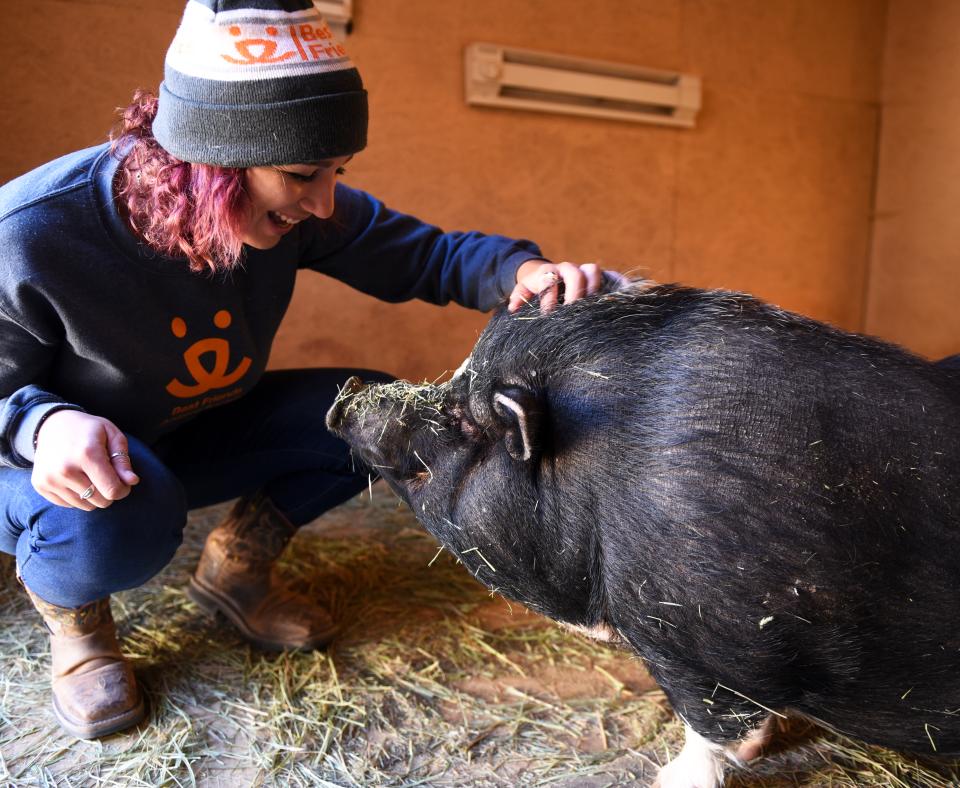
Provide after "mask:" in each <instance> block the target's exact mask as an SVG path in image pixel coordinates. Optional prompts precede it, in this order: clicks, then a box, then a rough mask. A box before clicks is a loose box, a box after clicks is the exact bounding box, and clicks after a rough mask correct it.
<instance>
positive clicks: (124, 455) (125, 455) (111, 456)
mask: <svg viewBox="0 0 960 788" xmlns="http://www.w3.org/2000/svg"><path fill="white" fill-rule="evenodd" d="M117 457H123V458H125V459H127V460H129V459H130V455H129V454H127V453H126V452H125V451H115V452H114V453H113V454H111V455H110V459H111V460H113V459H115V458H117Z"/></svg>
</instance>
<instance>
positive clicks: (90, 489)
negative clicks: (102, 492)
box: [80, 484, 97, 501]
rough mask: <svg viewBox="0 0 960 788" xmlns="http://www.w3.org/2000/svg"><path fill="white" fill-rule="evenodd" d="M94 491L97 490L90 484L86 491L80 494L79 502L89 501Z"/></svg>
mask: <svg viewBox="0 0 960 788" xmlns="http://www.w3.org/2000/svg"><path fill="white" fill-rule="evenodd" d="M96 491H97V488H96V487H95V486H94V485H92V484H91V485H90V486H89V487H87V489H86V490H84V491H83V492H82V493H80V500H81V501H88V500H90V499H91V498H93V494H94V493H95V492H96Z"/></svg>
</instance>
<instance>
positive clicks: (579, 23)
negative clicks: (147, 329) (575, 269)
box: [0, 0, 886, 378]
mask: <svg viewBox="0 0 960 788" xmlns="http://www.w3.org/2000/svg"><path fill="white" fill-rule="evenodd" d="M355 8H356V18H355V32H354V33H353V34H352V35H351V36H350V38H349V39H348V43H347V46H348V49H349V51H350V52H351V55H352V56H353V58H354V60H355V61H356V63H357V65H358V66H359V67H360V70H361V73H362V74H363V77H364V81H365V83H366V85H367V86H368V89H369V91H370V102H371V127H370V145H369V147H368V149H367V150H366V151H364V152H363V153H362V154H361V155H360V156H358V157H357V159H356V160H355V161H354V162H352V163H351V164H350V166H349V167H348V170H349V172H348V175H347V181H348V182H349V183H351V184H353V185H356V186H358V187H360V188H364V189H368V190H370V191H371V192H373V193H375V194H377V195H378V196H379V197H381V198H382V199H384V200H385V201H386V202H387V203H388V204H390V205H391V206H394V207H396V208H398V209H401V210H405V211H408V212H411V213H414V214H417V215H419V216H421V217H422V218H424V219H426V220H428V221H432V222H434V223H437V224H439V225H441V226H443V227H445V228H448V229H478V230H482V231H485V232H499V233H504V234H508V235H514V236H519V237H526V238H531V239H533V240H535V241H537V242H538V243H540V244H541V245H542V247H543V248H544V251H545V252H546V253H547V254H549V255H550V256H553V257H555V258H558V259H573V260H578V261H587V260H598V261H600V262H602V263H604V264H605V265H609V266H612V267H616V268H618V269H620V270H630V271H634V272H637V273H642V274H645V275H648V276H652V277H653V278H656V279H660V280H668V279H669V280H675V279H679V280H685V281H690V282H692V283H698V284H711V285H718V286H723V287H728V288H732V289H746V290H753V291H755V292H757V293H758V294H760V295H764V296H766V297H768V298H772V299H774V300H777V301H779V302H781V303H783V304H784V305H786V306H790V307H792V308H795V309H799V310H801V311H805V312H808V313H810V314H813V315H814V316H816V317H821V318H824V319H829V320H832V321H834V322H838V323H840V324H842V325H845V326H848V327H858V326H857V322H858V320H859V319H860V310H861V305H862V301H863V290H864V287H865V285H866V268H865V265H866V243H865V238H866V234H867V232H868V229H867V228H868V226H869V220H870V215H869V200H868V199H865V197H864V194H865V190H868V189H869V185H868V184H869V175H868V173H866V171H867V170H869V164H868V162H869V159H870V156H871V155H872V151H873V147H872V146H873V145H874V140H875V136H876V122H877V115H876V107H877V102H878V101H879V93H878V91H879V63H880V57H881V54H882V43H883V42H882V36H883V26H884V20H885V17H886V2H885V0H842V1H841V2H836V1H835V0H597V2H593V3H589V4H588V3H583V2H582V0H576V1H575V0H520V1H518V0H489V2H486V3H476V2H472V1H471V0H445V2H435V1H434V0H356V3H355ZM182 9H183V3H182V1H181V0H154V1H153V2H146V1H145V0H130V1H129V2H127V0H124V1H123V2H117V0H83V2H67V1H66V0H36V2H33V3H29V4H26V3H24V4H15V5H14V7H13V9H12V10H11V11H9V14H12V17H11V19H10V20H9V21H11V22H12V24H11V26H10V27H9V29H10V30H12V31H13V34H12V40H11V41H10V42H8V50H7V51H8V53H10V54H11V55H12V57H11V58H10V64H11V65H10V66H9V67H8V66H6V65H5V67H4V69H3V70H0V100H3V101H4V105H5V106H7V107H13V108H14V109H15V111H13V112H4V113H2V114H0V136H2V138H3V140H4V145H3V146H0V179H7V178H9V177H12V176H13V175H15V174H18V173H20V172H23V171H24V170H26V169H28V168H29V167H32V166H35V165H36V164H39V163H41V162H43V161H45V160H47V159H49V158H52V157H53V156H56V155H59V154H61V153H66V152H68V151H70V150H72V149H75V148H78V147H81V146H83V145H88V144H92V143H94V142H96V141H97V140H99V139H102V138H103V134H104V133H105V131H106V130H107V128H109V126H110V125H111V123H112V120H113V118H112V114H111V113H112V111H113V108H114V107H115V106H117V105H120V104H123V103H126V101H127V99H128V97H129V95H130V93H131V92H132V90H133V88H134V87H136V86H138V85H144V86H148V87H151V86H155V85H156V84H157V83H158V82H159V80H160V78H161V75H162V63H163V56H164V52H165V50H166V47H167V45H168V43H169V40H170V38H171V37H172V35H173V32H174V30H175V28H176V25H177V23H178V21H179V17H180V15H181V13H182ZM51 19H57V20H58V29H59V31H60V32H57V31H54V32H50V31H49V28H50V20H51ZM112 30H120V31H124V32H123V35H105V34H104V31H112ZM477 40H492V41H495V42H499V43H505V44H513V45H516V46H521V47H528V48H533V49H543V50H548V51H554V52H558V53H566V54H571V55H579V56H586V57H595V58H601V59H608V60H617V61H624V62H631V63H635V64H638V65H644V66H650V67H655V68H664V69H677V70H685V71H689V72H693V73H698V74H700V75H701V76H702V78H703V81H704V85H705V86H706V92H705V96H704V110H703V113H702V117H701V120H700V122H699V124H698V127H697V129H695V130H692V131H689V130H679V129H668V128H661V127H653V126H642V125H635V124H627V123H622V122H615V121H603V120H593V119H586V118H576V117H569V116H561V115H545V114H539V113H532V112H511V111H504V110H491V109H478V108H472V107H467V106H466V104H465V103H464V100H463V85H462V82H463V73H462V51H463V47H464V46H465V45H466V44H467V43H469V42H471V41H477ZM51 106H56V107H58V109H59V114H58V115H57V116H56V117H55V118H53V117H52V116H51V113H50V107H51ZM485 319H486V318H485V316H483V315H479V314H476V313H471V312H468V311H466V310H464V309H460V308H458V307H449V308H443V309H441V308H438V307H433V306H430V305H426V304H419V303H417V304H405V305H399V306H394V305H388V304H382V303H379V302H376V301H374V300H373V299H370V298H368V297H366V296H364V295H362V294H359V293H356V292H354V291H350V290H349V289H347V288H345V287H344V286H342V285H340V284H338V283H336V282H331V281H330V280H327V279H325V278H323V277H320V276H317V275H310V274H306V275H304V276H302V277H301V283H300V287H299V288H298V292H297V294H296V296H295V298H294V302H293V305H292V307H291V310H290V312H289V314H288V318H287V320H286V322H285V324H284V326H283V328H282V330H281V333H280V335H279V337H278V339H277V342H276V344H275V347H274V355H273V358H272V362H271V363H272V365H273V366H274V367H286V366H302V365H323V364H360V365H368V366H374V367H381V368H384V369H387V370H388V371H392V372H394V373H396V374H401V375H406V376H411V377H418V378H423V377H434V376H435V375H436V374H438V373H439V372H441V371H442V370H444V369H448V368H453V367H455V366H456V365H457V364H459V362H460V360H462V358H463V356H464V355H465V354H466V353H467V352H468V351H469V348H470V346H471V345H472V343H473V341H474V339H475V337H476V334H477V332H478V331H479V330H480V328H481V327H482V325H483V323H484V322H485Z"/></svg>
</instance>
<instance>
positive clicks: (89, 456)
mask: <svg viewBox="0 0 960 788" xmlns="http://www.w3.org/2000/svg"><path fill="white" fill-rule="evenodd" d="M127 449H128V447H127V437H126V435H124V434H123V432H121V431H120V429H119V428H118V427H117V426H116V425H115V424H114V423H113V422H111V421H108V420H107V419H104V418H101V417H99V416H93V415H91V414H89V413H84V412H83V411H80V410H58V411H57V412H56V413H51V414H50V415H49V416H48V417H47V418H46V420H45V421H44V422H43V424H42V425H41V426H40V432H39V433H38V434H37V450H36V453H35V455H34V459H33V474H32V476H31V481H32V483H33V487H34V489H35V490H36V491H37V492H38V493H40V495H42V496H43V497H44V498H46V499H47V500H48V501H50V502H51V503H54V504H56V505H57V506H66V507H71V508H74V509H83V510H84V511H85V512H90V511H93V510H94V509H95V508H99V509H104V508H106V507H107V506H109V505H110V504H112V503H113V502H114V501H119V500H120V499H121V498H126V497H127V495H129V494H130V488H131V487H132V486H133V485H135V484H137V483H138V482H139V481H140V477H139V476H137V474H136V473H134V471H133V468H132V467H131V465H130V455H129V454H128V453H127ZM91 486H92V488H93V489H92V494H91V495H89V496H88V497H86V498H83V497H81V496H82V495H83V494H84V493H85V491H87V490H89V489H90V488H91Z"/></svg>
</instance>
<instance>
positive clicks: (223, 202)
mask: <svg viewBox="0 0 960 788" xmlns="http://www.w3.org/2000/svg"><path fill="white" fill-rule="evenodd" d="M156 114H157V98H156V96H154V95H153V94H152V93H150V92H149V91H145V90H137V91H136V92H135V93H134V94H133V100H132V101H131V103H130V105H129V106H128V107H127V108H126V109H124V110H122V111H121V116H122V118H123V120H122V122H121V123H120V124H119V125H118V128H117V130H116V131H115V133H114V134H111V140H112V146H111V151H112V153H113V155H114V156H117V157H123V158H122V161H121V164H120V168H119V172H118V176H117V177H118V181H117V198H118V200H119V201H121V202H122V205H121V207H125V208H126V213H127V215H128V217H129V222H130V226H131V228H132V229H133V230H134V232H135V233H136V234H137V235H138V236H140V237H141V238H143V239H144V240H145V241H146V242H147V244H148V245H149V246H150V247H151V248H153V249H155V250H156V251H158V252H160V253H162V254H165V255H167V256H169V257H181V256H182V257H186V258H187V260H189V261H190V270H192V271H196V272H200V271H203V270H204V269H208V270H209V272H210V273H216V272H217V271H224V270H229V269H231V268H233V267H234V266H236V265H237V264H238V263H239V261H240V259H241V257H242V254H243V241H241V239H240V231H241V228H242V227H243V223H244V221H245V219H246V217H247V211H248V206H249V201H248V199H247V195H246V192H245V191H244V176H243V173H244V171H243V169H238V168H234V167H216V166H213V165H210V164H193V163H190V162H185V161H181V160H180V159H178V158H175V157H174V156H171V155H170V154H169V153H167V151H165V150H164V149H163V148H162V147H160V145H159V143H158V142H157V141H156V140H155V139H154V137H153V119H154V117H155V116H156Z"/></svg>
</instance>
